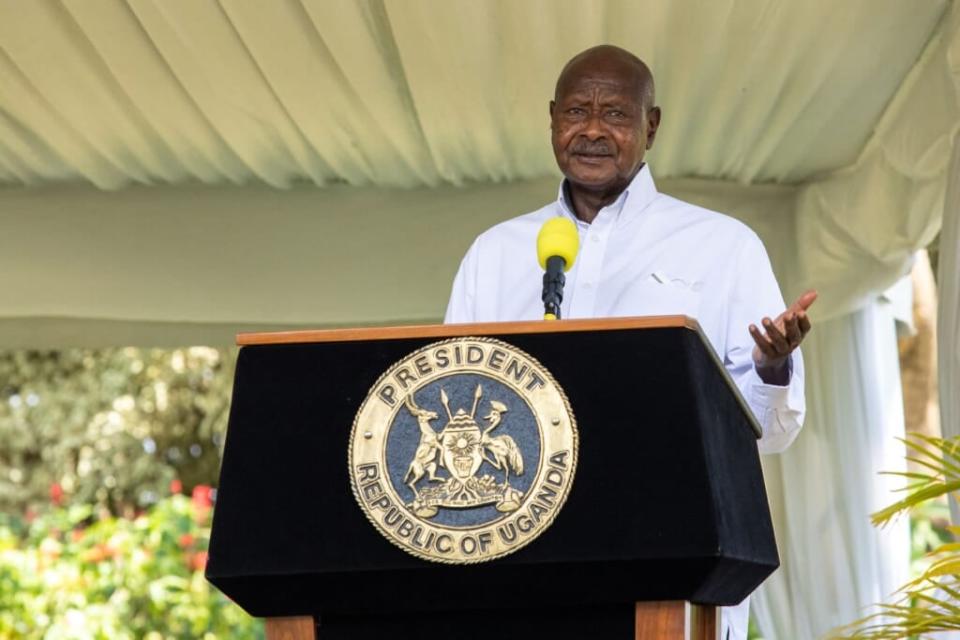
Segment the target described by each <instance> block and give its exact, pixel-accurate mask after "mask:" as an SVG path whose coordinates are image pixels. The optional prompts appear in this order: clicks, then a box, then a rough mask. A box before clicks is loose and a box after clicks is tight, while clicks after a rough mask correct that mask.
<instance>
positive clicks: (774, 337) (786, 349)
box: [763, 318, 790, 355]
mask: <svg viewBox="0 0 960 640" xmlns="http://www.w3.org/2000/svg"><path fill="white" fill-rule="evenodd" d="M763 328H764V329H766V331H767V335H768V336H769V337H770V342H772V343H773V346H774V348H775V349H776V350H777V355H785V354H787V353H790V345H789V344H788V343H787V338H786V336H784V335H783V333H781V332H780V329H779V328H777V325H775V324H774V323H773V320H771V319H770V318H764V319H763Z"/></svg>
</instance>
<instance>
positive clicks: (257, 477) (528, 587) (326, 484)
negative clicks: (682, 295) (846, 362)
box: [206, 316, 779, 640]
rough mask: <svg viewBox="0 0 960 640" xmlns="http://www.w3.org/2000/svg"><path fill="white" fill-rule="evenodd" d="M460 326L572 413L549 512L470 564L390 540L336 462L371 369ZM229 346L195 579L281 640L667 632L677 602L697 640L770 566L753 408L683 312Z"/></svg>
mask: <svg viewBox="0 0 960 640" xmlns="http://www.w3.org/2000/svg"><path fill="white" fill-rule="evenodd" d="M453 336H494V337H496V338H497V339H498V340H502V341H503V342H506V343H508V344H510V345H513V346H515V347H517V348H519V349H522V350H523V351H525V352H526V353H528V354H530V355H532V356H533V357H534V358H536V359H537V360H539V362H540V363H542V364H543V366H544V367H546V368H547V369H549V371H550V372H552V374H553V376H554V377H555V378H556V381H557V382H558V383H559V384H560V385H561V386H562V388H563V389H564V390H565V391H566V394H567V396H568V398H569V402H570V405H571V407H572V408H573V411H574V413H575V414H576V421H577V424H578V427H579V461H578V466H577V470H576V477H575V480H574V481H573V484H572V488H571V489H570V493H569V497H568V499H567V502H566V504H565V506H563V508H562V510H561V511H560V512H559V514H558V515H557V517H556V520H555V521H554V522H553V524H552V525H551V526H550V527H549V528H548V529H546V530H545V531H544V532H543V533H542V535H540V536H539V537H538V538H537V539H536V540H534V541H533V542H531V543H530V544H529V545H528V546H526V547H524V548H522V549H520V550H519V551H516V552H515V553H512V554H511V555H508V556H506V557H503V558H500V559H497V560H493V561H490V562H486V563H482V564H472V565H466V566H464V565H447V564H439V563H434V562H430V561H427V560H422V559H419V558H416V557H413V556H411V555H409V554H407V553H405V552H404V551H402V550H401V549H399V548H398V547H396V546H394V545H393V544H391V543H390V542H389V541H388V540H386V539H385V538H384V536H382V535H381V534H380V533H379V532H378V531H377V530H375V528H374V527H373V526H371V524H370V522H368V521H367V519H366V517H365V515H364V513H363V512H362V511H361V509H360V507H359V506H358V503H357V500H356V499H355V498H354V495H353V493H352V491H351V486H350V478H349V473H348V464H347V456H348V449H349V446H350V443H349V438H350V431H351V426H352V424H353V420H354V417H355V415H356V414H357V409H358V406H359V405H360V403H361V402H362V401H363V400H364V398H365V397H366V395H367V393H368V391H369V390H370V388H371V386H372V385H373V384H374V383H375V382H376V381H377V379H378V377H379V376H380V375H381V373H382V372H383V371H384V370H386V369H387V368H388V367H390V366H391V365H392V364H393V363H395V362H397V361H398V360H400V359H401V358H403V357H404V356H406V355H407V354H409V353H410V352H413V351H415V350H416V349H418V348H420V347H423V346H424V345H427V344H430V343H433V342H436V341H437V340H441V339H445V338H449V337H453ZM239 342H240V344H241V345H242V349H241V351H240V356H239V360H238V363H237V372H236V379H235V383H234V392H233V405H232V407H231V413H230V423H229V428H228V432H227V439H226V448H225V451H224V458H223V466H222V469H221V475H220V487H219V492H218V497H217V504H216V508H215V512H214V519H213V532H212V537H211V541H210V553H209V562H208V565H207V570H206V576H207V578H208V579H209V580H210V581H211V582H212V583H213V584H214V585H216V586H217V587H218V588H219V589H221V590H222V591H223V592H224V593H226V594H227V595H228V596H229V597H230V598H232V599H233V600H234V601H235V602H237V603H238V604H239V605H240V606H241V607H243V608H244V609H245V610H246V611H248V612H249V613H250V614H251V615H254V616H260V617H266V618H270V619H278V618H279V619H282V618H293V619H292V620H289V621H288V622H289V624H285V625H278V624H276V623H272V624H270V625H268V629H269V630H270V631H269V633H270V634H272V636H273V637H277V638H280V637H285V638H291V639H293V638H308V637H317V638H320V639H321V640H328V639H340V638H350V639H361V640H362V639H366V638H387V637H389V638H441V637H445V638H456V639H458V640H464V639H470V638H485V639H487V638H490V637H491V636H492V635H493V634H499V637H501V638H550V639H563V638H578V639H580V638H611V639H614V638H624V639H627V638H634V637H643V638H656V637H662V638H666V637H674V636H671V635H670V633H673V631H671V629H672V628H673V627H671V626H670V625H671V624H673V623H671V622H669V618H670V616H674V617H675V619H676V620H679V619H680V618H684V616H686V621H685V622H683V623H684V624H700V625H701V627H702V628H701V630H700V631H699V632H697V633H701V635H699V636H697V635H694V636H693V637H704V638H706V637H711V638H713V637H716V633H717V630H716V623H715V622H712V620H713V618H712V613H713V611H714V609H713V607H715V606H719V605H733V604H736V603H739V602H740V601H741V600H743V599H744V598H745V597H746V596H748V595H749V594H750V593H751V592H752V591H753V590H754V589H755V588H756V587H757V586H759V585H760V583H761V582H763V580H764V579H765V578H766V577H767V576H768V575H770V574H771V573H772V572H773V571H774V570H775V569H776V568H777V566H778V564H779V559H778V556H777V550H776V545H775V540H774V533H773V527H772V524H771V520H770V513H769V508H768V505H767V497H766V493H765V490H764V485H763V478H762V475H761V469H760V461H759V457H758V452H757V446H756V438H757V436H758V428H757V425H756V422H755V421H754V420H753V418H752V416H751V415H750V412H749V410H748V409H747V408H746V406H745V404H744V402H743V400H742V398H741V397H740V395H739V393H738V392H737V391H736V389H735V388H734V387H733V385H732V383H731V381H730V379H729V378H728V377H727V375H726V373H725V371H724V370H723V367H722V365H721V363H720V362H719V360H718V359H717V357H716V355H715V354H714V352H713V351H712V349H711V348H710V346H709V345H708V344H707V342H706V340H705V338H704V336H703V334H702V332H701V331H700V329H699V328H698V326H697V324H696V323H695V321H692V320H690V319H688V318H685V317H682V316H669V317H657V318H624V319H610V320H563V321H557V322H549V323H548V322H530V323H497V324H484V325H444V326H426V327H398V328H389V329H357V330H334V331H316V332H288V333H275V334H246V335H242V336H240V337H239ZM638 603H639V604H638ZM671 603H675V604H671ZM686 603H695V604H696V605H704V606H703V607H701V608H697V609H695V610H696V611H699V612H701V613H702V614H703V618H702V620H706V622H700V623H696V622H694V623H691V622H690V618H689V615H688V613H689V610H690V609H689V606H690V605H689V604H686ZM685 612H686V613H685ZM304 617H308V618H307V620H306V621H304ZM694 618H696V616H694ZM314 625H315V628H314ZM279 630H282V632H281V631H279ZM314 631H315V632H316V635H315V636H313V633H314ZM687 633H689V631H688V632H687ZM677 637H683V636H682V635H681V636H677ZM688 637H690V636H688Z"/></svg>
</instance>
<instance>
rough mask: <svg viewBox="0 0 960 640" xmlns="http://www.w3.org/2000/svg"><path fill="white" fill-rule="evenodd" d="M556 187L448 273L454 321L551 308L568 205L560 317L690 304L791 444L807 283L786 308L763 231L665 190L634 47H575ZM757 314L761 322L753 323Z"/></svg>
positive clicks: (562, 83)
mask: <svg viewBox="0 0 960 640" xmlns="http://www.w3.org/2000/svg"><path fill="white" fill-rule="evenodd" d="M550 123H551V131H552V141H553V152H554V155H555V156H556V159H557V164H558V165H559V167H560V170H561V172H562V173H563V175H564V176H565V179H564V180H563V182H562V183H561V185H560V192H559V196H558V198H557V200H556V201H555V202H553V203H551V204H549V205H547V206H545V207H543V208H542V209H540V210H538V211H534V212H533V213H530V214H527V215H524V216H521V217H519V218H514V219H513V220H508V221H507V222H504V223H501V224H499V225H497V226H495V227H493V228H492V229H490V230H488V231H486V232H485V233H483V234H481V235H480V236H479V237H478V238H477V239H476V241H475V242H474V243H473V246H471V247H470V250H469V251H468V252H467V255H466V257H464V259H463V263H462V264H461V266H460V270H459V272H458V273H457V276H456V279H455V281H454V284H453V293H452V295H451V298H450V304H449V306H448V308H447V315H446V321H447V322H484V321H506V320H535V319H538V318H541V317H542V314H543V305H542V302H541V300H540V293H541V282H542V280H541V277H542V272H541V270H540V267H539V264H538V262H537V257H536V250H535V246H536V236H537V232H538V231H539V229H540V226H541V225H542V224H543V223H544V222H545V221H546V220H548V219H549V218H551V217H553V216H566V217H569V218H571V219H572V220H573V221H574V222H575V223H576V224H577V227H578V229H579V232H580V252H579V254H578V256H577V259H576V262H575V263H574V266H573V268H572V269H571V271H570V272H569V273H568V274H567V284H566V287H565V290H564V300H563V304H562V307H561V309H562V311H563V317H565V318H583V317H605V316H640V315H664V314H678V313H683V314H686V315H689V316H692V317H695V318H697V320H698V321H699V323H700V326H701V327H702V328H703V330H704V332H705V333H706V335H707V338H708V339H709V341H710V344H711V345H712V346H713V348H714V350H715V351H716V352H717V354H718V355H719V356H720V358H721V359H722V360H723V363H724V365H725V367H726V369H727V371H728V372H729V373H730V375H731V377H732V378H733V380H734V381H735V382H736V384H737V386H738V387H739V388H740V390H741V392H743V395H744V397H745V398H746V400H747V402H748V404H749V405H750V407H751V409H752V410H753V412H754V414H755V415H756V417H757V420H758V421H759V423H760V425H761V427H762V429H763V437H762V438H761V440H760V449H761V451H764V452H777V451H782V450H783V449H784V448H786V447H787V445H789V444H790V442H791V441H792V440H793V439H794V438H795V437H796V435H797V432H798V431H799V429H800V426H801V424H802V421H803V412H804V398H803V360H802V358H801V355H800V352H799V350H797V347H798V346H799V345H800V342H801V341H802V340H803V338H804V336H806V334H807V333H808V332H809V331H810V320H809V318H808V317H807V309H808V308H809V307H810V305H811V304H813V302H814V300H815V299H816V293H815V292H813V291H808V292H807V293H805V294H803V295H802V296H800V298H799V299H797V301H796V302H794V303H793V304H792V305H790V307H788V308H787V309H786V310H785V311H783V309H784V303H783V298H782V296H781V294H780V290H779V288H778V286H777V283H776V280H775V279H774V276H773V272H772V270H771V268H770V262H769V260H768V258H767V254H766V251H765V250H764V247H763V244H762V243H761V242H760V240H759V238H758V237H757V236H756V234H755V233H753V231H751V230H750V229H749V228H747V227H746V226H745V225H743V224H741V223H740V222H737V221H736V220H734V219H732V218H729V217H727V216H724V215H722V214H719V213H714V212H712V211H708V210H706V209H702V208H699V207H695V206H693V205H690V204H687V203H684V202H681V201H679V200H676V199H674V198H671V197H669V196H666V195H663V194H660V193H658V192H657V189H656V186H655V185H654V182H653V178H652V177H651V175H650V169H649V167H648V166H647V165H646V164H644V161H643V159H644V154H645V152H646V151H647V150H648V149H650V147H651V146H652V145H653V142H654V139H655V137H656V134H657V128H658V127H659V125H660V109H659V107H656V106H655V103H654V83H653V76H652V75H651V73H650V70H649V69H648V68H647V66H646V65H645V64H644V63H643V62H642V61H641V60H640V59H639V58H637V57H636V56H634V55H633V54H631V53H629V52H628V51H625V50H623V49H619V48H617V47H612V46H599V47H594V48H592V49H588V50H586V51H584V52H583V53H580V54H579V55H577V56H575V57H574V58H573V59H572V60H570V62H568V63H567V65H566V66H565V67H564V68H563V71H562V72H561V73H560V77H559V78H558V79H557V85H556V91H555V95H554V100H553V101H551V102H550ZM757 319H761V324H762V327H763V328H762V329H760V328H759V327H757V326H756V325H755V324H753V323H754V322H756V320H757ZM722 617H723V620H722V623H721V625H722V637H724V638H732V639H735V638H746V637H747V602H744V603H742V604H741V605H739V606H737V607H731V608H728V609H724V611H723V614H722Z"/></svg>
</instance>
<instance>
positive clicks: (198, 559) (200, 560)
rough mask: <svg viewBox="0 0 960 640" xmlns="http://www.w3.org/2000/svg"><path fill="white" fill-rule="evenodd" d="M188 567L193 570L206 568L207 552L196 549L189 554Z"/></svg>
mask: <svg viewBox="0 0 960 640" xmlns="http://www.w3.org/2000/svg"><path fill="white" fill-rule="evenodd" d="M190 568H191V569H193V570H194V571H203V570H205V569H206V568H207V552H206V551H197V552H196V553H195V554H193V555H192V556H190Z"/></svg>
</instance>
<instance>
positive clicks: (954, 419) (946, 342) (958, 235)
mask: <svg viewBox="0 0 960 640" xmlns="http://www.w3.org/2000/svg"><path fill="white" fill-rule="evenodd" d="M937 276H938V277H937V281H938V284H939V292H938V293H939V300H938V304H939V307H938V310H937V341H938V344H937V367H938V374H939V376H940V378H939V385H940V428H941V430H942V431H943V435H944V437H947V438H951V437H956V436H960V136H958V137H957V138H956V139H955V140H954V145H953V157H952V159H951V162H950V177H949V181H948V182H947V195H946V198H945V199H944V203H943V228H942V230H941V232H940V262H939V264H938V265H937ZM950 509H951V512H952V514H953V522H954V523H955V524H960V506H958V504H957V502H956V501H955V500H953V501H951V502H950Z"/></svg>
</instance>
